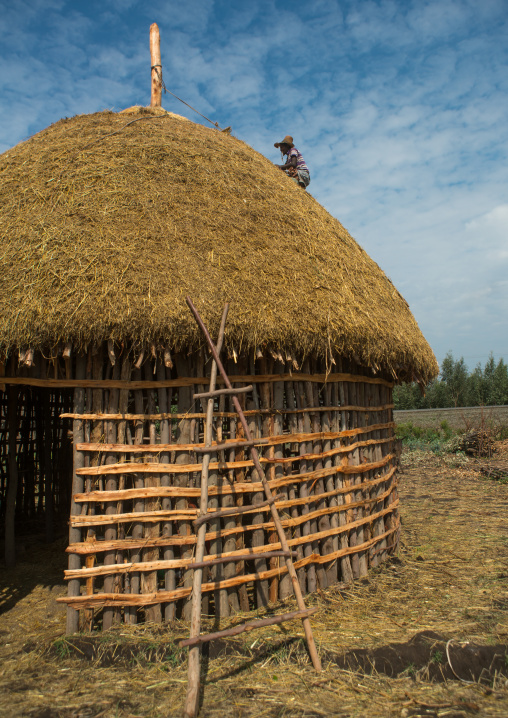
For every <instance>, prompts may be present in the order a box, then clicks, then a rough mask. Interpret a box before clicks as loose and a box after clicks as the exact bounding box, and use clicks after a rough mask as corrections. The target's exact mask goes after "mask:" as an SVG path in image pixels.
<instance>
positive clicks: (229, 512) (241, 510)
mask: <svg viewBox="0 0 508 718" xmlns="http://www.w3.org/2000/svg"><path fill="white" fill-rule="evenodd" d="M283 498H284V497H283V496H282V494H277V496H272V498H271V499H267V500H266V501H262V502H261V503H260V504H249V505H246V506H235V507H233V508H231V509H221V510H220V511H212V512H211V513H209V514H202V515H201V516H198V517H197V519H195V520H194V521H193V522H192V523H193V524H194V526H195V527H196V528H198V526H201V524H204V523H205V522H206V521H214V520H215V519H220V518H221V517H222V516H236V514H245V513H247V511H253V510H256V509H262V508H264V507H266V506H271V505H272V504H274V503H275V502H276V501H280V500H281V499H283Z"/></svg>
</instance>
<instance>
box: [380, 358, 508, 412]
mask: <svg viewBox="0 0 508 718" xmlns="http://www.w3.org/2000/svg"><path fill="white" fill-rule="evenodd" d="M394 403H395V408H396V409H440V408H445V407H453V406H455V407H457V406H499V405H503V404H508V365H507V364H505V363H504V360H503V359H500V360H499V361H498V362H497V364H496V362H495V360H494V356H493V355H492V353H491V354H490V356H489V359H488V360H487V362H486V363H485V366H484V367H483V369H482V366H481V364H478V365H477V366H476V367H475V369H474V370H473V371H472V372H471V373H470V372H469V370H468V368H467V366H466V363H465V362H464V359H463V357H461V358H460V359H459V360H457V361H456V360H455V359H454V358H453V355H452V353H451V352H448V354H447V355H446V357H445V358H444V360H443V363H442V365H441V371H440V373H439V376H438V378H437V379H434V380H433V381H431V382H430V384H428V385H427V387H426V389H425V394H424V395H422V392H421V390H420V387H419V386H418V385H417V384H404V385H402V386H396V387H395V389H394Z"/></svg>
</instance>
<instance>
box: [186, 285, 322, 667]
mask: <svg viewBox="0 0 508 718" xmlns="http://www.w3.org/2000/svg"><path fill="white" fill-rule="evenodd" d="M185 301H186V302H187V305H188V307H189V309H190V310H191V312H192V313H193V315H194V318H195V319H196V322H197V323H198V325H199V327H200V328H201V331H202V332H203V334H204V335H205V337H206V341H207V343H208V346H209V348H210V351H211V353H212V356H213V358H214V359H215V362H216V364H217V368H218V370H219V371H220V373H221V376H222V378H223V380H224V384H225V385H226V387H227V388H228V389H232V388H233V387H232V384H231V382H230V380H229V377H228V375H227V374H226V370H225V369H224V366H223V364H222V362H221V360H220V358H219V356H218V354H217V351H216V349H215V346H214V344H213V341H212V339H211V337H210V334H209V333H208V330H207V328H206V327H205V325H204V324H203V321H202V319H201V317H200V316H199V314H198V311H197V309H196V308H195V306H194V305H193V303H192V301H191V299H190V297H186V300H185ZM233 404H234V407H235V410H236V412H237V413H238V416H239V418H240V421H241V423H242V426H243V428H244V431H245V437H246V439H247V441H252V440H253V439H252V435H251V433H250V431H249V425H248V424H247V421H246V419H245V415H244V413H243V410H242V407H241V406H240V402H239V401H238V399H237V397H236V396H235V395H233ZM250 454H251V458H252V461H253V462H254V466H255V467H256V469H257V471H258V475H259V477H260V479H261V483H262V484H263V488H264V491H265V495H266V498H267V499H269V500H270V499H273V494H272V492H271V489H270V486H269V484H268V481H267V480H266V476H265V472H264V471H263V467H262V466H261V462H260V461H259V454H258V452H257V450H256V448H255V447H254V446H252V447H251V449H250ZM270 511H271V514H272V519H273V522H274V525H275V528H276V530H277V534H278V536H279V541H280V544H281V548H282V550H283V551H289V546H288V543H287V539H286V534H285V533H284V528H283V527H282V524H281V521H280V518H279V513H278V511H277V509H276V507H275V504H271V505H270ZM286 566H287V569H288V573H289V575H290V577H291V583H292V585H293V591H294V594H295V597H296V602H297V604H298V608H299V610H301V611H306V610H307V608H306V606H305V602H304V600H303V595H302V590H301V588H300V583H299V581H298V577H297V575H296V570H295V567H294V565H293V561H292V560H291V557H288V558H286ZM302 623H303V628H304V631H305V638H306V640H307V646H308V649H309V653H310V657H311V660H312V664H313V666H314V668H315V669H316V671H321V661H320V659H319V656H318V653H317V649H316V644H315V642H314V636H313V634H312V628H311V625H310V621H309V618H308V616H306V617H304V618H303V619H302Z"/></svg>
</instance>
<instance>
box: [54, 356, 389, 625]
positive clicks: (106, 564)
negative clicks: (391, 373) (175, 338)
mask: <svg viewBox="0 0 508 718" xmlns="http://www.w3.org/2000/svg"><path fill="white" fill-rule="evenodd" d="M104 365H105V364H104V362H103V360H102V358H101V357H100V356H97V357H96V362H95V369H93V368H92V374H93V376H92V379H95V380H96V381H98V380H100V379H101V376H100V374H101V372H102V371H103V368H104ZM89 368H90V367H89ZM207 369H208V371H209V362H206V361H205V356H204V354H199V355H196V356H192V357H178V356H177V357H176V358H175V360H174V366H173V367H172V368H169V367H166V366H164V364H163V362H162V360H159V361H157V360H156V359H153V358H150V359H149V360H146V361H145V362H144V364H143V365H142V366H141V367H140V368H139V369H133V370H132V367H131V365H130V362H129V359H128V358H126V359H124V361H123V362H118V363H117V364H115V367H114V369H113V376H112V379H113V380H116V381H118V382H119V383H118V388H105V387H104V388H103V389H102V390H101V389H95V390H94V389H92V388H88V389H77V390H76V398H75V408H74V412H73V413H72V414H71V415H68V417H69V418H72V419H73V420H74V442H75V478H74V492H73V505H72V512H71V543H70V546H69V548H68V551H69V570H68V571H67V572H66V578H67V579H68V581H69V597H68V599H67V602H68V605H69V607H70V609H71V614H70V615H71V624H72V621H73V620H74V622H75V621H76V616H75V611H76V610H78V609H81V610H82V611H83V613H82V616H83V619H84V625H85V627H88V628H90V627H92V625H93V623H94V620H96V619H97V613H96V611H97V609H98V608H102V609H103V611H102V625H103V626H104V627H105V628H107V627H109V626H110V625H112V623H114V622H118V621H125V622H129V623H135V622H137V621H140V620H153V621H161V620H170V619H172V618H173V617H182V618H184V619H185V618H188V615H189V610H190V602H189V597H190V593H191V585H192V571H190V570H186V567H187V566H188V565H189V564H190V563H191V562H192V558H193V552H194V544H195V531H194V527H193V524H192V521H193V519H194V518H196V516H197V513H198V504H199V493H200V488H199V487H200V476H201V474H200V462H201V455H199V454H196V453H195V451H194V449H195V448H196V446H200V445H201V446H202V445H203V421H204V418H205V411H204V406H201V403H200V402H199V400H194V399H193V394H194V393H196V392H202V391H206V390H207V388H208V378H207ZM227 370H228V373H229V375H230V378H231V380H232V381H233V383H234V385H235V386H243V385H245V384H251V383H252V384H253V385H254V391H253V392H252V394H250V395H247V396H244V397H242V399H241V401H242V402H243V408H244V409H245V413H246V416H247V418H248V422H249V425H250V430H251V433H252V435H253V436H254V437H255V438H268V443H267V444H266V445H263V446H260V447H259V452H260V455H261V457H262V463H263V466H264V469H265V471H266V474H267V478H268V479H269V482H270V487H271V489H272V491H273V492H274V493H276V494H279V495H280V499H279V500H278V502H277V506H278V509H279V512H280V514H281V517H282V519H283V525H284V527H285V528H286V531H287V536H288V538H289V545H290V546H291V547H292V548H293V549H294V550H296V551H297V552H298V557H297V559H296V563H295V565H296V568H297V572H298V576H299V580H300V583H301V586H302V589H303V591H304V592H312V591H315V590H316V588H317V587H320V588H325V587H326V586H328V585H331V584H334V583H337V582H344V583H349V582H350V581H351V580H352V579H353V578H358V577H360V576H362V575H365V574H366V573H367V571H368V568H369V566H375V565H377V564H378V563H379V562H380V561H382V560H384V559H385V558H386V556H387V555H388V553H389V552H392V551H393V550H394V548H395V546H396V543H397V536H398V527H399V518H398V498H397V491H396V475H395V467H394V461H393V454H392V444H393V428H394V425H393V420H392V408H393V407H392V404H391V392H392V385H391V383H390V382H388V381H385V380H383V379H378V378H375V377H366V376H362V375H361V374H358V373H356V372H355V369H354V367H353V366H350V365H346V363H344V364H343V365H342V366H340V367H337V366H335V367H334V371H333V372H331V373H328V374H327V373H326V368H325V367H324V366H323V365H322V364H321V363H320V362H313V361H308V362H307V363H306V364H304V366H302V367H301V369H299V370H298V371H295V370H294V369H293V368H292V367H291V366H289V365H286V364H285V363H282V362H280V361H275V360H273V359H271V358H270V359H260V360H257V361H256V362H254V361H251V362H247V361H242V360H238V361H237V362H236V363H234V362H231V361H230V362H229V363H228V367H227ZM130 375H132V381H133V382H135V384H133V385H132V386H131V387H130V388H129V386H128V385H126V384H123V383H122V382H125V381H127V378H128V377H129V376H130ZM120 387H122V388H120ZM78 417H79V418H78ZM214 438H215V440H216V441H217V443H221V442H234V441H235V440H242V439H243V438H244V437H243V433H242V427H241V425H240V422H239V421H238V418H237V416H236V413H235V412H234V410H233V407H232V404H231V400H230V398H228V397H221V398H220V400H218V402H217V405H216V411H215V437H214ZM212 458H213V459H214V460H213V461H212V462H211V464H210V481H209V484H210V488H209V496H210V498H209V503H208V510H209V511H213V510H216V509H217V508H218V507H221V508H228V507H233V506H241V505H243V504H254V505H255V504H256V503H261V502H262V501H263V500H264V495H263V493H262V487H261V484H260V482H259V479H258V477H257V474H256V470H255V469H254V467H253V464H252V461H251V460H250V457H249V455H248V452H247V450H246V449H244V448H235V447H234V444H233V445H232V446H231V448H230V449H227V450H225V451H222V452H220V453H219V455H218V456H214V457H212ZM278 548H280V547H279V544H278V542H277V537H276V533H275V531H274V527H273V524H272V522H271V517H270V513H269V509H268V508H266V507H263V508H260V509H259V511H251V512H249V513H245V514H242V515H239V516H237V517H223V518H221V519H217V520H216V521H215V523H213V524H211V525H210V527H209V532H208V534H207V553H208V554H209V555H210V556H216V555H219V554H220V555H224V554H228V555H234V554H235V553H237V554H243V555H244V554H245V553H246V552H249V553H252V559H251V560H249V561H238V562H231V563H228V564H226V565H221V566H217V565H215V566H212V567H210V568H209V569H208V570H207V571H206V572H205V576H206V578H205V584H204V586H203V592H204V599H203V610H204V611H205V612H206V613H216V614H220V615H221V616H227V615H229V613H231V612H236V611H238V610H242V611H247V610H250V609H253V608H256V607H260V606H264V605H267V604H268V602H270V601H276V600H277V599H279V598H284V597H286V596H288V595H290V593H291V585H290V581H289V577H288V575H287V573H286V567H285V565H284V563H283V561H280V559H278V558H275V559H271V560H270V561H269V562H267V561H266V560H265V559H256V557H255V556H256V553H257V552H262V551H267V550H276V549H278ZM73 609H74V610H73ZM73 615H74V618H72V617H73Z"/></svg>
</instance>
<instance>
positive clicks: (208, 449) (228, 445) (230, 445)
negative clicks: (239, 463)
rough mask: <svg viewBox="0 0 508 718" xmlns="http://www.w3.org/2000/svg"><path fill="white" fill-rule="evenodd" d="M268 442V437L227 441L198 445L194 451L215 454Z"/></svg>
mask: <svg viewBox="0 0 508 718" xmlns="http://www.w3.org/2000/svg"><path fill="white" fill-rule="evenodd" d="M263 444H268V439H253V440H252V441H226V442H225V443H224V444H215V445H214V446H198V447H196V448H195V449H194V450H193V451H194V452H195V453H196V454H214V453H215V452H216V451H222V450H223V449H241V448H243V447H245V446H262V445H263Z"/></svg>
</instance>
